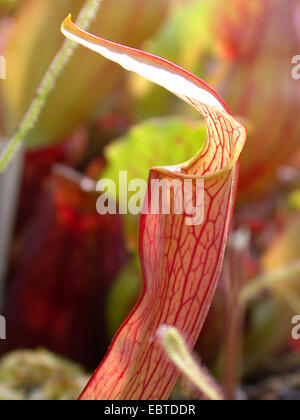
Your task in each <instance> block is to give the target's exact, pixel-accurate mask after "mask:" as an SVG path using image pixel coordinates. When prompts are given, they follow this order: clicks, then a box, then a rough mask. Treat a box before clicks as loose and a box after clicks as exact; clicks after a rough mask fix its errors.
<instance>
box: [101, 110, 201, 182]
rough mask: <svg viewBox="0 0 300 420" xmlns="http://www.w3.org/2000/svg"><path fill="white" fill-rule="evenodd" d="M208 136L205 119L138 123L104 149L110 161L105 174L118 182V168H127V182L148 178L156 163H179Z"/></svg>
mask: <svg viewBox="0 0 300 420" xmlns="http://www.w3.org/2000/svg"><path fill="white" fill-rule="evenodd" d="M205 138H206V127H205V123H204V122H202V121H200V122H194V121H190V120H187V119H184V118H181V117H169V118H158V119H151V120H148V121H146V122H143V123H141V124H139V125H136V126H135V127H134V128H133V129H132V130H131V131H130V132H129V133H128V135H127V136H125V137H123V138H122V139H120V140H118V141H115V142H114V143H112V144H110V145H109V146H108V147H107V148H106V149H105V156H106V158H107V161H108V166H107V169H106V171H104V173H103V175H102V178H111V179H113V180H114V181H115V182H116V183H117V184H118V179H119V171H124V170H125V171H128V182H130V181H131V180H132V179H134V178H142V179H144V180H147V179H148V173H149V170H150V169H151V168H152V167H154V166H166V165H177V164H178V163H180V162H182V163H183V162H185V161H187V160H188V159H190V157H191V156H193V155H195V154H196V153H197V152H198V151H199V150H201V149H202V147H203V146H204V143H205Z"/></svg>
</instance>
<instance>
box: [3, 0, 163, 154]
mask: <svg viewBox="0 0 300 420" xmlns="http://www.w3.org/2000/svg"><path fill="white" fill-rule="evenodd" d="M83 4H84V0H64V1H61V0H43V1H41V0H27V1H26V2H24V3H22V5H21V7H20V9H19V11H18V13H17V16H16V21H15V25H14V28H13V31H12V35H11V38H10V40H9V42H8V45H7V49H6V52H5V57H6V62H7V79H6V81H5V83H4V84H3V92H2V93H3V100H4V128H5V136H6V137H10V136H12V135H13V134H14V133H15V131H16V130H17V127H18V125H19V123H20V121H21V119H22V118H23V116H24V114H25V112H26V111H27V109H28V107H29V105H30V103H31V102H32V100H33V98H34V96H35V94H36V90H37V88H38V86H39V84H40V82H41V80H42V77H43V75H44V74H45V72H46V71H47V69H48V67H49V64H50V62H51V61H52V59H53V57H54V56H55V54H56V53H57V51H58V49H59V47H60V46H61V44H62V42H63V40H64V39H63V36H62V35H61V33H60V25H61V22H62V20H63V19H64V18H65V17H66V16H67V15H68V14H69V13H70V12H71V13H72V14H73V16H74V17H76V16H77V14H78V12H79V10H80V9H81V7H82V5H83ZM168 4H169V0H146V1H145V2H144V6H143V8H142V9H140V0H126V7H125V8H124V0H104V1H103V4H102V6H101V9H100V11H99V13H98V14H97V18H96V19H95V21H94V22H93V24H92V25H91V31H92V32H95V33H99V34H101V35H102V36H104V37H105V38H108V39H113V40H114V41H116V42H123V43H126V44H128V45H130V46H135V47H138V46H139V45H140V44H141V43H142V42H143V41H145V40H146V39H148V38H149V36H150V35H152V34H153V33H154V32H155V31H156V30H157V29H158V27H159V26H160V24H161V22H162V21H163V20H164V18H165V16H166V12H167V10H168ZM121 10H122V12H120V11H121ZM122 78H123V76H122V71H121V70H120V69H119V68H118V67H117V66H115V65H114V64H111V63H107V62H105V61H104V60H103V59H102V58H100V57H98V56H96V55H94V54H91V53H90V52H89V51H87V50H86V49H84V48H78V49H77V51H76V53H75V54H74V56H73V57H72V59H71V60H70V63H69V64H68V65H67V66H66V67H65V70H64V72H63V74H62V75H61V76H60V77H59V79H58V80H57V83H56V87H55V90H54V91H53V92H52V93H51V95H50V96H49V98H48V100H47V104H46V106H45V108H44V110H43V112H42V114H41V116H40V119H39V121H38V123H37V124H36V126H35V127H34V128H33V130H32V131H31V133H30V135H29V136H28V138H27V139H26V141H27V145H28V146H29V147H31V148H34V147H40V146H45V145H48V144H51V143H54V142H59V141H60V140H62V139H63V138H64V137H65V136H67V135H69V134H70V133H71V132H72V131H73V130H74V129H75V128H76V126H77V125H78V124H80V123H82V122H84V121H85V120H86V119H87V118H88V117H89V116H90V115H91V113H92V111H93V110H94V109H95V107H96V106H97V105H98V104H101V105H103V104H104V103H105V105H106V106H107V102H108V97H109V98H111V95H112V93H113V88H114V87H115V86H116V83H117V82H119V81H120V80H121V79H122ZM118 93H119V92H118Z"/></svg>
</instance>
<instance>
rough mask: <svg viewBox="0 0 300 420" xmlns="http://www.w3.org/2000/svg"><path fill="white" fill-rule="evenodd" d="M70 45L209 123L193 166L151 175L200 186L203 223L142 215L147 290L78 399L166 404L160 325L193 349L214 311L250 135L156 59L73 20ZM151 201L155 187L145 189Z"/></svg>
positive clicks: (190, 79) (167, 373)
mask: <svg viewBox="0 0 300 420" xmlns="http://www.w3.org/2000/svg"><path fill="white" fill-rule="evenodd" d="M62 32H63V33H64V35H65V36H67V37H68V38H70V39H72V40H74V41H76V42H79V43H80V44H82V45H84V46H85V47H87V48H89V49H91V50H93V51H96V52H98V53H99V54H101V55H103V56H104V57H106V58H108V59H109V60H112V61H115V62H117V63H119V64H120V65H121V66H123V67H124V68H125V69H127V70H129V71H134V72H136V73H138V74H140V75H141V76H143V77H145V78H147V79H149V80H151V81H153V82H154V83H156V84H158V85H160V86H163V87H164V88H166V89H168V90H169V91H171V92H173V93H174V94H175V95H177V96H178V97H180V98H181V99H183V100H184V101H185V102H188V103H189V104H191V105H192V106H193V107H195V108H196V109H197V110H198V111H199V112H200V113H201V114H202V115H203V116H204V118H205V120H206V125H207V132H208V136H207V140H206V143H205V147H204V148H203V149H202V150H201V151H200V152H199V153H198V154H197V155H196V156H195V157H193V158H192V159H191V160H189V161H188V162H185V163H183V164H179V165H176V166H172V167H156V168H153V169H151V171H150V176H149V183H150V182H151V180H153V179H159V180H160V179H168V180H173V179H179V180H184V179H193V180H197V179H203V180H204V182H205V191H204V196H205V197H204V198H205V203H204V207H205V209H204V210H205V211H204V221H203V223H202V224H201V225H198V226H188V225H187V224H186V223H185V215H184V214H183V215H177V214H170V215H163V214H156V215H153V214H143V215H142V216H141V222H140V259H141V265H142V270H143V276H144V291H143V294H142V296H141V298H140V300H139V302H138V304H137V305H136V307H135V309H134V310H133V311H132V313H131V314H130V315H129V317H128V318H127V319H126V321H125V322H124V323H123V325H122V327H121V328H120V329H119V331H118V333H117V334H116V336H115V338H114V340H113V342H112V345H111V348H110V350H109V352H108V353H107V355H106V357H105V359H104V361H103V362H102V364H101V365H100V367H99V368H98V370H97V371H96V373H95V374H94V376H93V377H92V379H91V381H90V382H89V384H88V386H87V387H86V389H85V391H84V392H83V394H82V396H81V399H90V400H94V399H125V400H135V399H166V398H168V397H169V395H170V393H171V392H172V390H173V388H174V386H175V384H176V382H177V381H178V378H179V376H180V372H178V371H177V370H176V368H175V367H174V366H173V365H172V364H171V363H170V361H169V360H168V359H167V357H166V356H165V354H164V352H163V351H162V349H161V347H160V345H159V343H157V341H156V340H155V334H156V331H157V329H158V327H159V326H160V325H162V324H167V325H173V326H175V327H176V328H177V329H178V330H179V331H180V332H181V333H182V334H183V335H184V337H185V338H186V340H187V343H188V344H189V346H190V347H193V346H194V344H195V342H196V340H197V338H198V336H199V334H200V332H201V329H202V326H203V323H204V321H205V318H206V316H207V313H208V310H209V308H210V305H211V302H212V299H213V296H214V293H215V289H216V286H217V282H218V279H219V275H220V272H221V268H222V263H223V258H224V252H225V247H226V242H227V237H228V233H229V229H230V224H231V218H232V212H233V207H234V202H235V195H236V188H237V172H238V159H239V156H240V153H241V151H242V149H243V147H244V143H245V139H246V131H245V128H244V127H243V126H242V125H241V124H239V123H238V122H237V121H236V120H235V119H234V118H233V117H232V116H231V115H230V113H229V110H228V108H227V106H226V104H225V103H224V102H223V101H222V99H221V98H219V96H218V95H217V94H216V93H215V92H214V91H213V89H211V88H210V87H209V86H208V85H207V84H206V83H204V82H203V81H201V80H200V79H199V78H197V77H196V76H194V75H192V74H191V73H189V72H187V71H186V70H184V69H182V68H180V67H178V66H176V65H174V64H172V63H170V62H168V61H166V60H163V59H161V58H159V57H156V56H153V55H150V54H147V53H145V52H142V51H139V50H135V49H132V48H129V47H125V46H122V45H119V44H116V43H113V42H110V41H106V40H104V39H101V38H98V37H96V36H94V35H91V34H88V33H87V32H85V31H83V30H81V29H80V28H78V27H77V26H76V25H74V24H73V23H72V21H71V17H70V16H69V17H68V18H67V19H66V20H65V21H64V23H63V26H62ZM147 194H148V198H149V195H150V188H148V193H147Z"/></svg>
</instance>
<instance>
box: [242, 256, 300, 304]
mask: <svg viewBox="0 0 300 420" xmlns="http://www.w3.org/2000/svg"><path fill="white" fill-rule="evenodd" d="M297 276H299V277H300V260H297V261H295V262H294V263H292V264H290V265H288V266H286V267H283V268H279V269H278V270H275V271H273V272H271V273H268V274H264V275H262V276H260V277H258V278H256V279H254V280H252V281H251V282H250V283H249V285H248V286H246V287H245V288H244V290H243V292H242V295H241V299H242V301H243V302H247V301H249V300H250V299H253V298H254V297H255V296H256V295H257V294H258V293H260V292H261V291H263V290H264V289H270V288H272V287H273V286H275V285H276V284H278V283H282V282H284V281H288V280H292V279H294V278H296V277H297Z"/></svg>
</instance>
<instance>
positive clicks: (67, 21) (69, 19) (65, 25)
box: [60, 13, 73, 35]
mask: <svg viewBox="0 0 300 420" xmlns="http://www.w3.org/2000/svg"><path fill="white" fill-rule="evenodd" d="M72 25H73V22H72V15H71V13H69V14H68V16H67V17H66V18H65V20H64V21H63V23H62V24H61V27H60V30H61V32H62V33H63V34H64V35H65V32H66V31H67V30H68V28H70V27H71V26H72Z"/></svg>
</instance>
